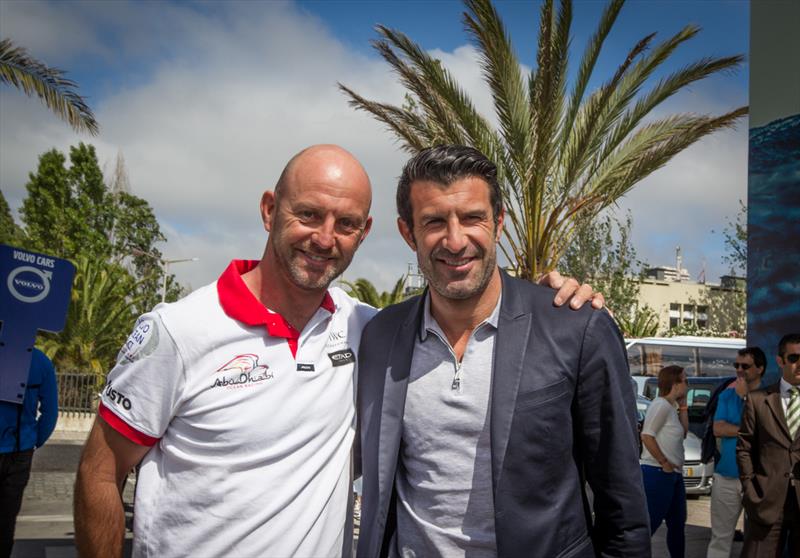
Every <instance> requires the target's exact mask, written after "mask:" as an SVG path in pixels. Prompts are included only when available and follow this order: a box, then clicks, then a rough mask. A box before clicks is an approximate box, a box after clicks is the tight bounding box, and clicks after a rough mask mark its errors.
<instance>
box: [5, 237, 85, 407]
mask: <svg viewBox="0 0 800 558" xmlns="http://www.w3.org/2000/svg"><path fill="white" fill-rule="evenodd" d="M74 276H75V266H74V265H72V263H71V262H69V261H67V260H62V259H60V258H54V257H52V256H47V255H45V254H37V253H36V252H29V251H27V250H22V249H21V248H14V247H12V246H6V245H5V244H0V322H2V324H3V325H2V329H0V401H10V402H12V403H20V404H21V403H22V400H23V398H24V396H25V387H26V382H27V380H28V369H29V368H30V364H31V350H32V349H33V345H34V342H35V341H36V333H37V332H38V330H40V329H41V330H45V331H52V332H54V333H55V332H59V331H61V330H62V329H64V324H65V322H66V319H67V310H68V309H69V301H70V293H71V291H72V278H73V277H74Z"/></svg>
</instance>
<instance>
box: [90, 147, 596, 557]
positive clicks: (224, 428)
mask: <svg viewBox="0 0 800 558" xmlns="http://www.w3.org/2000/svg"><path fill="white" fill-rule="evenodd" d="M371 195H372V194H371V188H370V182H369V178H368V176H367V174H366V172H365V170H364V168H363V167H362V166H361V164H360V163H359V162H358V161H357V160H356V159H355V157H353V156H352V155H351V154H350V153H348V152H347V151H345V150H344V149H342V148H341V147H338V146H335V145H317V146H313V147H310V148H308V149H305V150H303V151H302V152H300V153H299V154H298V155H296V156H295V157H293V158H292V159H291V161H290V162H289V163H288V164H287V166H286V168H285V169H284V171H283V173H282V174H281V178H280V180H279V181H278V183H277V185H276V188H275V191H266V192H264V193H263V195H262V197H261V214H262V219H263V222H264V229H265V230H266V231H268V232H269V237H268V239H267V241H266V246H265V248H264V253H263V256H262V258H261V259H260V260H252V261H247V260H234V261H232V262H231V264H230V266H228V268H227V269H226V270H225V271H224V272H223V273H222V275H221V276H220V278H219V279H218V280H217V281H216V282H214V283H212V284H210V285H207V286H205V287H202V288H200V289H197V290H196V291H194V292H193V293H192V294H190V295H189V296H187V297H185V298H184V299H182V300H180V301H178V302H176V303H174V304H166V305H159V306H157V307H156V308H155V309H153V311H152V312H148V313H147V314H145V315H144V316H142V317H141V318H140V320H139V321H138V322H137V324H136V326H135V328H134V331H133V333H132V335H131V336H130V338H129V339H128V341H127V342H126V343H125V345H124V346H123V349H122V350H121V351H120V354H119V356H118V360H117V365H116V366H115V367H114V369H113V370H112V371H111V372H109V375H108V383H107V386H106V388H105V389H104V390H103V393H102V395H101V401H100V408H99V411H98V418H97V420H96V421H95V425H94V427H93V429H92V432H91V433H90V435H89V439H88V441H87V444H86V448H85V449H84V452H83V456H82V458H81V464H80V467H79V470H78V477H77V480H76V487H75V534H76V542H77V546H78V551H79V553H80V555H81V556H84V557H91V556H98V557H104V558H105V557H116V556H121V554H122V542H123V535H124V532H125V523H124V514H123V509H122V502H121V499H120V491H119V487H120V485H121V482H122V480H123V479H124V478H125V475H126V474H127V473H128V471H129V470H130V469H131V468H132V467H133V466H134V465H135V464H136V463H138V462H139V461H140V460H142V459H144V461H143V462H142V466H141V469H140V473H139V476H138V479H137V481H138V482H137V488H136V517H135V520H134V540H133V553H134V556H158V557H169V556H187V555H199V556H269V557H273V556H342V555H344V556H349V555H350V554H352V540H353V539H352V536H351V535H352V534H351V527H352V522H351V519H352V516H351V515H350V514H348V507H349V506H348V503H349V498H350V496H351V493H352V485H351V446H352V441H353V439H354V435H355V404H354V392H355V383H354V377H353V375H354V372H355V366H356V360H355V354H356V351H357V350H358V342H359V340H360V337H361V331H362V328H363V326H364V324H365V323H366V322H367V320H369V318H370V317H372V315H373V314H374V313H375V310H374V309H373V308H371V307H369V306H367V305H365V304H362V303H360V302H358V301H357V300H355V299H353V298H351V297H349V296H347V295H346V294H345V293H344V292H343V291H342V290H341V289H338V288H335V287H334V288H329V285H330V283H331V282H332V281H333V280H334V279H335V278H336V277H337V276H338V275H339V274H341V273H342V272H343V271H344V269H345V268H346V267H347V266H348V264H349V263H350V261H351V260H352V257H353V255H354V254H355V252H356V249H357V248H358V247H359V245H360V244H361V242H362V241H363V240H364V238H366V236H367V233H368V232H369V230H370V225H371V222H372V218H371V217H370V216H369V208H370V201H371ZM556 280H557V278H556ZM575 285H576V283H575V282H574V281H571V282H570V283H569V284H568V285H567V287H566V290H567V291H573V290H575ZM586 290H587V289H581V291H582V292H583V293H585V292H586ZM588 290H589V291H590V290H591V289H588ZM548 293H550V295H551V298H552V291H548ZM569 294H571V292H561V293H560V296H562V297H565V296H569ZM579 294H580V293H579ZM551 302H552V300H551Z"/></svg>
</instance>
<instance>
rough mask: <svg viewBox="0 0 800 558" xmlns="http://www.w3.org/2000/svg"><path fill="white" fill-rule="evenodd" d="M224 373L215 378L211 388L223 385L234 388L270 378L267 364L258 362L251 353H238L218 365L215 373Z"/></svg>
mask: <svg viewBox="0 0 800 558" xmlns="http://www.w3.org/2000/svg"><path fill="white" fill-rule="evenodd" d="M220 372H222V373H224V375H223V376H222V377H221V378H216V379H215V380H214V383H213V384H212V385H211V387H212V388H218V387H224V388H228V389H236V388H243V387H251V386H253V385H254V384H259V383H261V382H264V381H266V380H269V379H271V378H272V372H271V371H269V366H267V365H266V364H259V363H258V356H257V355H253V354H245V355H238V356H235V357H234V358H232V359H231V360H229V361H228V362H226V363H225V364H223V365H222V366H220V367H219V368H218V369H217V373H220Z"/></svg>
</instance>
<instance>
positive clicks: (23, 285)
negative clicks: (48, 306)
mask: <svg viewBox="0 0 800 558" xmlns="http://www.w3.org/2000/svg"><path fill="white" fill-rule="evenodd" d="M52 277H53V272H52V271H43V270H41V269H39V268H36V267H33V266H31V265H23V266H20V267H18V268H16V269H15V270H13V271H12V272H11V273H9V274H8V281H7V282H6V284H7V286H8V290H9V292H10V293H11V296H13V297H14V298H16V299H17V300H19V301H20V302H28V303H33V302H39V301H41V300H44V299H45V298H47V295H48V294H49V293H50V279H52Z"/></svg>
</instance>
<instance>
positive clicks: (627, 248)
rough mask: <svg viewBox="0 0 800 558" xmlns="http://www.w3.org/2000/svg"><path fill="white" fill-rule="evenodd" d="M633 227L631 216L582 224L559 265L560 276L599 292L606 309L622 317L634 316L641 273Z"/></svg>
mask: <svg viewBox="0 0 800 558" xmlns="http://www.w3.org/2000/svg"><path fill="white" fill-rule="evenodd" d="M632 227H633V218H632V217H631V214H630V212H628V213H627V214H626V216H625V220H624V221H620V220H619V219H617V218H616V217H614V216H613V215H612V214H607V215H605V216H600V217H598V218H596V219H595V220H594V221H588V222H586V223H581V224H580V225H578V226H577V228H576V231H575V235H574V236H573V238H572V243H571V244H570V245H569V247H568V248H567V249H566V251H565V252H564V255H563V256H562V257H561V261H560V262H559V264H558V267H559V270H560V271H561V272H562V273H564V274H566V275H569V276H570V277H575V278H576V279H577V280H578V281H580V282H581V283H590V284H591V285H592V286H593V287H594V288H595V289H596V290H598V291H600V292H602V293H603V295H605V297H606V304H607V306H608V308H609V309H610V310H611V311H612V312H613V313H614V314H615V315H620V316H625V317H630V316H632V315H633V314H634V311H635V308H636V303H637V300H638V297H639V281H640V279H641V276H642V272H643V269H644V263H643V262H642V261H641V260H639V258H638V257H637V255H636V249H635V248H634V246H633V242H632V241H631V228H632Z"/></svg>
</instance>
